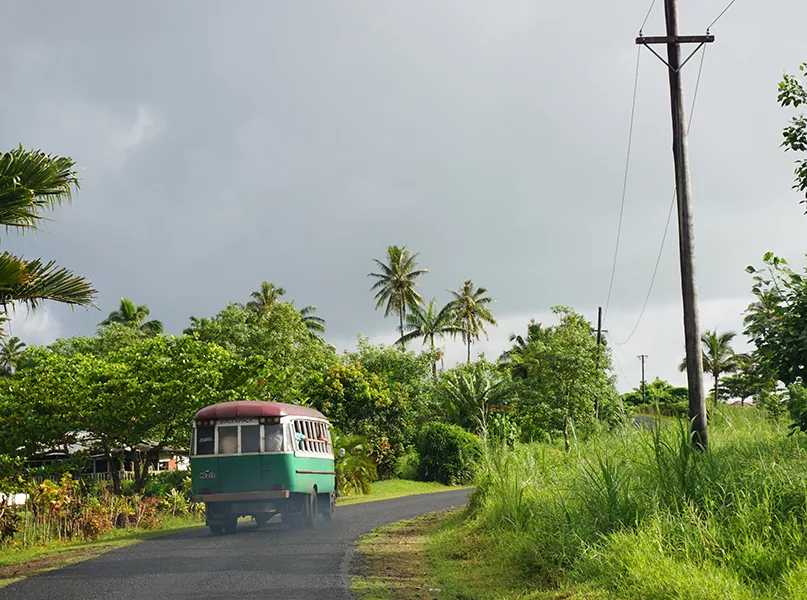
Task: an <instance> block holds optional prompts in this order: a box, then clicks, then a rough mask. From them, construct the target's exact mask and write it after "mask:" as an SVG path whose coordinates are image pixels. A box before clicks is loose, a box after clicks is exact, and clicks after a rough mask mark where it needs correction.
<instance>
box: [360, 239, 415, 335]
mask: <svg viewBox="0 0 807 600" xmlns="http://www.w3.org/2000/svg"><path fill="white" fill-rule="evenodd" d="M418 255H419V253H415V254H413V253H412V251H411V250H409V249H408V248H407V247H406V246H403V247H399V246H389V247H388V248H387V262H386V263H384V262H382V261H380V260H378V259H377V258H374V259H373V262H374V263H376V265H377V266H378V268H379V271H380V272H379V273H369V274H368V275H367V276H368V277H373V278H375V279H376V280H377V281H376V282H375V283H374V284H373V286H372V287H371V288H370V290H371V291H376V295H375V301H376V305H375V307H376V309H379V308H381V307H382V306H384V316H385V317H388V316H390V315H398V318H399V321H400V326H399V328H398V333H399V334H400V335H401V336H403V335H404V332H405V330H404V321H405V319H406V309H407V308H412V307H415V306H420V305H421V304H423V297H422V296H421V295H420V294H419V293H418V292H417V291H415V288H416V287H417V282H416V281H415V280H416V279H417V278H418V277H420V276H421V275H423V274H424V273H428V272H429V270H428V269H418V268H417V260H416V259H417V257H418ZM399 341H400V343H401V348H403V347H404V344H405V341H404V340H399Z"/></svg>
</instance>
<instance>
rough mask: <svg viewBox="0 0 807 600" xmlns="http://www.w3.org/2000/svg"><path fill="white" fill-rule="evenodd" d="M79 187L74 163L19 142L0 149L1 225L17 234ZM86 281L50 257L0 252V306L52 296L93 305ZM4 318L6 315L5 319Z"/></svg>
mask: <svg viewBox="0 0 807 600" xmlns="http://www.w3.org/2000/svg"><path fill="white" fill-rule="evenodd" d="M77 188H78V176H77V172H76V169H75V162H74V161H73V159H71V158H69V157H62V156H53V155H49V154H45V153H44V152H41V151H38V150H36V151H31V150H25V149H23V147H22V146H20V147H19V148H16V149H15V150H11V151H9V152H2V153H0V225H4V226H5V227H6V228H7V229H16V230H17V231H18V232H20V233H25V232H27V231H30V230H33V229H37V228H38V226H39V224H40V223H41V221H42V220H43V219H44V217H43V216H42V212H43V211H45V210H49V209H53V208H55V207H56V206H58V205H60V204H62V203H64V202H69V201H70V200H71V197H72V193H73V190H74V189H77ZM96 293H97V292H96V290H95V288H93V286H92V284H91V283H90V281H89V280H87V279H85V278H84V277H81V276H78V275H74V274H73V272H72V271H69V270H68V269H65V268H63V267H59V266H58V265H57V264H56V262H55V261H43V260H42V259H34V260H25V259H23V258H22V257H19V256H16V255H14V254H12V253H11V252H8V251H6V252H2V253H0V306H3V307H4V308H8V307H10V306H12V307H13V306H15V305H16V304H22V305H24V306H26V307H27V308H30V309H36V308H37V307H38V306H39V305H40V304H41V303H42V302H43V301H45V300H53V301H56V302H61V303H64V304H69V305H73V306H92V303H93V298H94V297H95V295H96ZM3 320H5V317H4V319H3Z"/></svg>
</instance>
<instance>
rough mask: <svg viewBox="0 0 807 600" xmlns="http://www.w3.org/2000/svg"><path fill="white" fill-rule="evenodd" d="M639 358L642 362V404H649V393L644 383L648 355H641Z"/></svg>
mask: <svg viewBox="0 0 807 600" xmlns="http://www.w3.org/2000/svg"><path fill="white" fill-rule="evenodd" d="M639 358H640V359H641V361H642V404H647V392H646V391H645V390H646V389H647V388H646V386H645V382H644V359H645V358H647V354H640V355H639Z"/></svg>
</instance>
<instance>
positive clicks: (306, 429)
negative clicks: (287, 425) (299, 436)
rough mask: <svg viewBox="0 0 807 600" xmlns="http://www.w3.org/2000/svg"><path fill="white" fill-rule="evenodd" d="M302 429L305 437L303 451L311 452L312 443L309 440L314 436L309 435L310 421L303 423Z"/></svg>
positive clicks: (312, 448)
mask: <svg viewBox="0 0 807 600" xmlns="http://www.w3.org/2000/svg"><path fill="white" fill-rule="evenodd" d="M303 427H304V429H303V432H304V433H305V437H306V440H305V442H303V443H304V445H305V449H306V450H307V451H308V452H313V450H314V443H313V442H312V441H311V439H312V438H313V437H314V436H313V435H311V421H303Z"/></svg>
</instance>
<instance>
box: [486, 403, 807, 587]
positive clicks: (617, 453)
mask: <svg viewBox="0 0 807 600" xmlns="http://www.w3.org/2000/svg"><path fill="white" fill-rule="evenodd" d="M711 440H712V446H711V449H710V451H709V452H707V453H701V452H697V451H695V450H693V449H692V447H691V446H690V444H689V443H688V430H687V428H686V426H685V422H676V421H670V422H669V425H668V426H666V427H658V428H655V429H651V430H637V429H630V430H627V431H624V432H622V433H620V434H619V435H616V434H612V435H605V436H602V437H600V438H598V439H594V440H589V441H584V442H579V443H578V444H576V445H575V447H574V448H573V449H572V452H571V453H569V454H567V453H565V452H563V451H562V450H561V449H559V448H554V447H551V446H547V445H538V444H534V445H525V446H520V447H517V448H515V449H508V448H506V447H501V448H495V449H491V448H489V449H488V450H487V452H486V454H485V458H484V465H483V468H482V472H481V475H480V478H479V481H478V486H477V488H476V491H475V493H474V495H473V497H472V502H471V511H472V514H473V515H474V516H475V517H476V519H477V520H478V522H479V524H480V525H481V527H482V528H483V529H484V530H486V531H487V532H489V533H490V534H491V535H492V536H493V537H495V538H496V539H498V540H499V541H500V543H499V547H500V550H501V551H502V552H503V553H506V554H507V555H508V559H509V560H510V561H511V562H515V563H517V564H519V565H520V566H521V568H522V569H523V572H524V574H525V576H526V577H527V578H529V579H530V580H531V581H533V582H534V583H535V585H537V586H539V587H540V586H544V587H552V586H554V585H556V584H557V582H559V581H564V580H565V581H567V582H572V583H575V584H578V585H581V586H584V587H591V588H592V589H597V590H600V591H602V592H604V593H606V594H607V597H611V598H637V599H638V598H642V599H656V598H658V599H661V598H664V599H671V598H681V599H684V598H686V599H700V598H703V599H706V598H709V599H714V598H732V599H734V598H736V599H744V598H749V599H751V598H753V599H761V598H771V599H773V598H776V599H790V598H792V599H796V598H806V597H807V528H806V527H805V519H806V518H807V438H806V437H805V436H803V435H801V434H798V435H793V436H789V435H788V430H787V428H786V426H785V425H783V424H779V423H775V422H772V421H770V420H769V419H767V418H766V417H765V416H764V414H763V413H761V412H760V411H758V410H757V409H754V408H737V409H732V408H730V407H726V408H724V409H722V410H720V411H719V412H718V413H717V414H715V415H714V416H713V419H712V436H711Z"/></svg>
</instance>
